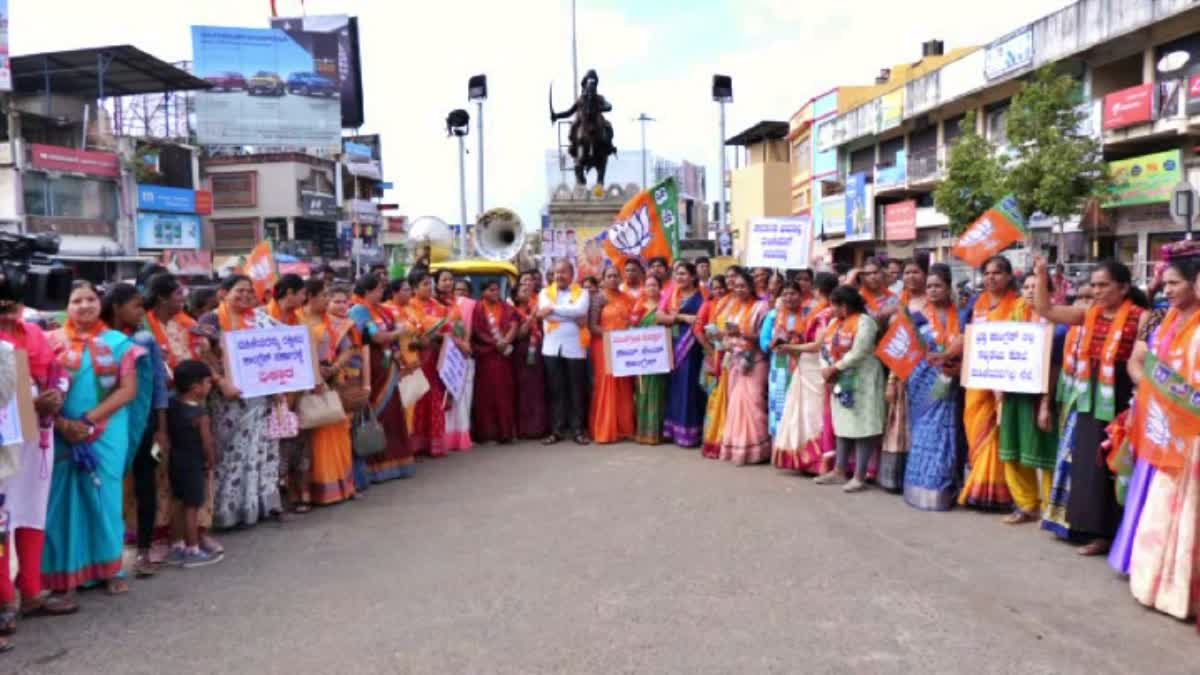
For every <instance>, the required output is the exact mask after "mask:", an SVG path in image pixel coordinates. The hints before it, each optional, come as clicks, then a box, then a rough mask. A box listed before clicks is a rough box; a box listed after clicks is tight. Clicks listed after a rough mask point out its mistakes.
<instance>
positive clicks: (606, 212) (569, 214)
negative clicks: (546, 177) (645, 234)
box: [550, 183, 640, 231]
mask: <svg viewBox="0 0 1200 675" xmlns="http://www.w3.org/2000/svg"><path fill="white" fill-rule="evenodd" d="M639 191H640V188H638V186H637V185H635V184H633V183H630V184H628V185H626V186H624V187H622V186H620V185H617V184H615V183H614V184H613V185H610V186H608V188H607V189H605V190H604V191H603V192H601V193H600V195H599V196H597V195H596V193H595V191H594V189H593V188H586V187H583V186H578V185H559V186H558V189H557V190H555V191H554V196H553V198H551V200H550V227H552V228H555V229H558V228H568V227H570V228H575V229H576V230H585V231H593V230H596V229H600V228H605V227H608V226H609V225H612V222H613V219H614V218H616V216H617V213H618V212H620V210H621V207H622V206H624V205H625V202H627V201H629V200H630V199H632V198H633V196H634V195H636V194H637V193H638V192H639Z"/></svg>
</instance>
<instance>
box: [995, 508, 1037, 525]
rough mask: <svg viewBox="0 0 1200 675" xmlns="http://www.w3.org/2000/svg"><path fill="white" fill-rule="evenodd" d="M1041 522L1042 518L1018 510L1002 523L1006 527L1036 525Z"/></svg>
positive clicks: (1006, 517)
mask: <svg viewBox="0 0 1200 675" xmlns="http://www.w3.org/2000/svg"><path fill="white" fill-rule="evenodd" d="M1039 520H1041V518H1040V517H1038V516H1036V515H1034V514H1032V513H1026V512H1025V511H1019V510H1018V511H1013V512H1012V513H1010V514H1008V515H1007V516H1005V517H1004V519H1003V520H1001V521H1000V522H1002V523H1004V524H1005V525H1024V524H1025V523H1034V522H1037V521H1039Z"/></svg>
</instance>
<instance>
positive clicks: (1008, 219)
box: [950, 195, 1026, 267]
mask: <svg viewBox="0 0 1200 675" xmlns="http://www.w3.org/2000/svg"><path fill="white" fill-rule="evenodd" d="M1025 233H1026V225H1025V219H1024V218H1023V217H1022V216H1021V212H1020V211H1018V210H1017V200H1016V199H1015V198H1014V197H1013V196H1012V195H1008V196H1007V197H1005V198H1004V199H1001V200H1000V201H998V202H996V205H995V206H993V207H992V208H990V209H988V210H987V211H984V212H983V215H982V216H979V218H978V219H976V220H975V222H973V223H971V226H970V227H968V228H967V229H966V230H965V231H964V232H963V233H962V236H961V237H959V238H958V242H957V243H956V244H954V246H953V247H952V248H951V249H950V252H951V253H953V254H954V255H955V256H958V258H959V259H961V260H962V261H963V262H965V263H967V264H968V265H970V266H971V267H982V266H983V264H984V263H985V262H987V259H988V258H990V257H992V256H994V255H996V254H997V253H999V252H1000V251H1003V250H1004V249H1006V248H1008V246H1009V245H1010V244H1012V243H1014V242H1018V241H1021V240H1022V239H1024V238H1025Z"/></svg>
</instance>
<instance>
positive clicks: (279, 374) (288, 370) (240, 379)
mask: <svg viewBox="0 0 1200 675" xmlns="http://www.w3.org/2000/svg"><path fill="white" fill-rule="evenodd" d="M221 338H222V341H223V344H224V347H225V368H226V371H227V372H228V373H229V375H230V377H231V378H232V380H233V386H235V387H237V388H238V391H240V392H242V398H255V397H258V396H270V395H271V394H284V393H287V392H291V391H308V390H309V389H312V388H313V387H315V386H317V380H318V375H317V358H316V356H317V354H316V348H315V346H314V345H313V342H312V335H311V333H309V330H308V327H307V326H272V327H271V328H249V329H246V330H232V331H226V332H225V333H224V334H222V336H221Z"/></svg>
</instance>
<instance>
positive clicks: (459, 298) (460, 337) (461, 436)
mask: <svg viewBox="0 0 1200 675" xmlns="http://www.w3.org/2000/svg"><path fill="white" fill-rule="evenodd" d="M447 279H449V283H450V288H451V291H450V293H449V294H447V293H445V292H444V291H443V290H442V289H443V288H444V284H445V283H446V280H447ZM436 280H437V285H438V293H439V297H441V298H442V301H443V302H445V303H446V305H447V306H449V307H450V308H451V311H452V313H453V315H454V318H452V319H451V321H450V332H451V335H452V336H453V340H454V344H456V345H458V347H459V349H460V350H461V351H462V352H463V356H464V357H466V358H465V362H466V372H465V373H464V374H463V388H462V392H461V393H460V394H459V395H458V396H451V397H450V399H449V401H448V403H449V405H450V407H449V408H447V409H446V449H447V450H455V451H458V450H470V449H471V408H472V405H471V403H472V401H473V400H474V398H475V369H476V363H475V354H474V351H473V349H472V344H473V343H472V334H473V333H474V325H473V324H474V321H473V320H472V319H473V317H474V316H475V305H476V301H475V300H474V299H473V298H472V297H471V282H470V280H469V279H465V278H464V279H459V280H457V281H455V280H454V274H453V273H452V272H450V271H449V270H441V271H439V272H438V273H437V277H436Z"/></svg>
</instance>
